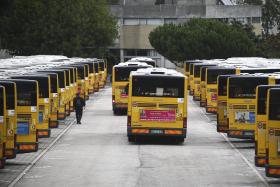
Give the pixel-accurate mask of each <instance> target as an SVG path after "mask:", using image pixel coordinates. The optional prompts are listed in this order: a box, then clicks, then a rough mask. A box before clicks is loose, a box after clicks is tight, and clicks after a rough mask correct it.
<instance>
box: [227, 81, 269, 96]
mask: <svg viewBox="0 0 280 187" xmlns="http://www.w3.org/2000/svg"><path fill="white" fill-rule="evenodd" d="M267 84H268V78H266V77H262V78H260V77H259V78H256V77H245V78H230V79H229V98H245V99H246V98H248V99H254V98H255V97H256V87H257V86H258V85H267Z"/></svg>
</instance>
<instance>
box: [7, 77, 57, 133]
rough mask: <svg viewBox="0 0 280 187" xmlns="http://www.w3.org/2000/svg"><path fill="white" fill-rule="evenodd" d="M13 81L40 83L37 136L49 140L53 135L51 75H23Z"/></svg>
mask: <svg viewBox="0 0 280 187" xmlns="http://www.w3.org/2000/svg"><path fill="white" fill-rule="evenodd" d="M12 78H13V79H26V80H35V81H37V82H38V86H39V100H38V105H39V108H38V111H39V116H38V125H37V135H38V138H48V137H50V135H51V131H50V128H49V121H50V113H51V112H50V100H52V94H51V80H50V77H49V75H40V74H38V75H23V76H13V77H12Z"/></svg>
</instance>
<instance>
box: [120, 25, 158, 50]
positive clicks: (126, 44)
mask: <svg viewBox="0 0 280 187" xmlns="http://www.w3.org/2000/svg"><path fill="white" fill-rule="evenodd" d="M156 27H157V26H154V25H124V26H122V29H121V34H120V48H122V49H153V47H152V46H151V44H150V42H149V34H150V32H151V31H152V30H153V29H154V28H156Z"/></svg>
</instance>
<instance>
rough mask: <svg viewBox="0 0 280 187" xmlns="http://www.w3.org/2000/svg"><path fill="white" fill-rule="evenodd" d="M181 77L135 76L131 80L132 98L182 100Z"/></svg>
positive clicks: (182, 83)
mask: <svg viewBox="0 0 280 187" xmlns="http://www.w3.org/2000/svg"><path fill="white" fill-rule="evenodd" d="M184 80H185V79H184V78H183V77H156V76H152V77H149V76H136V77H133V79H132V96H140V97H169V98H184V85H185V84H184Z"/></svg>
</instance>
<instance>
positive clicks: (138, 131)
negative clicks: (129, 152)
mask: <svg viewBox="0 0 280 187" xmlns="http://www.w3.org/2000/svg"><path fill="white" fill-rule="evenodd" d="M161 69H162V68H161ZM161 69H160V71H161ZM147 70H148V69H147ZM160 71H156V72H153V71H152V72H151V73H150V75H145V74H142V75H141V74H140V75H138V74H136V73H135V74H134V72H132V74H131V76H130V83H129V101H128V102H129V104H128V120H127V135H128V140H129V141H135V139H136V138H137V137H139V136H163V137H167V136H169V137H174V138H176V140H177V141H179V142H183V141H184V138H185V137H186V131H187V89H186V88H187V78H186V77H185V76H183V75H182V74H179V73H175V75H173V76H172V75H171V74H168V75H167V74H166V76H159V75H158V74H160V73H161V72H160ZM172 72H173V71H172ZM163 73H164V72H163Z"/></svg>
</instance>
